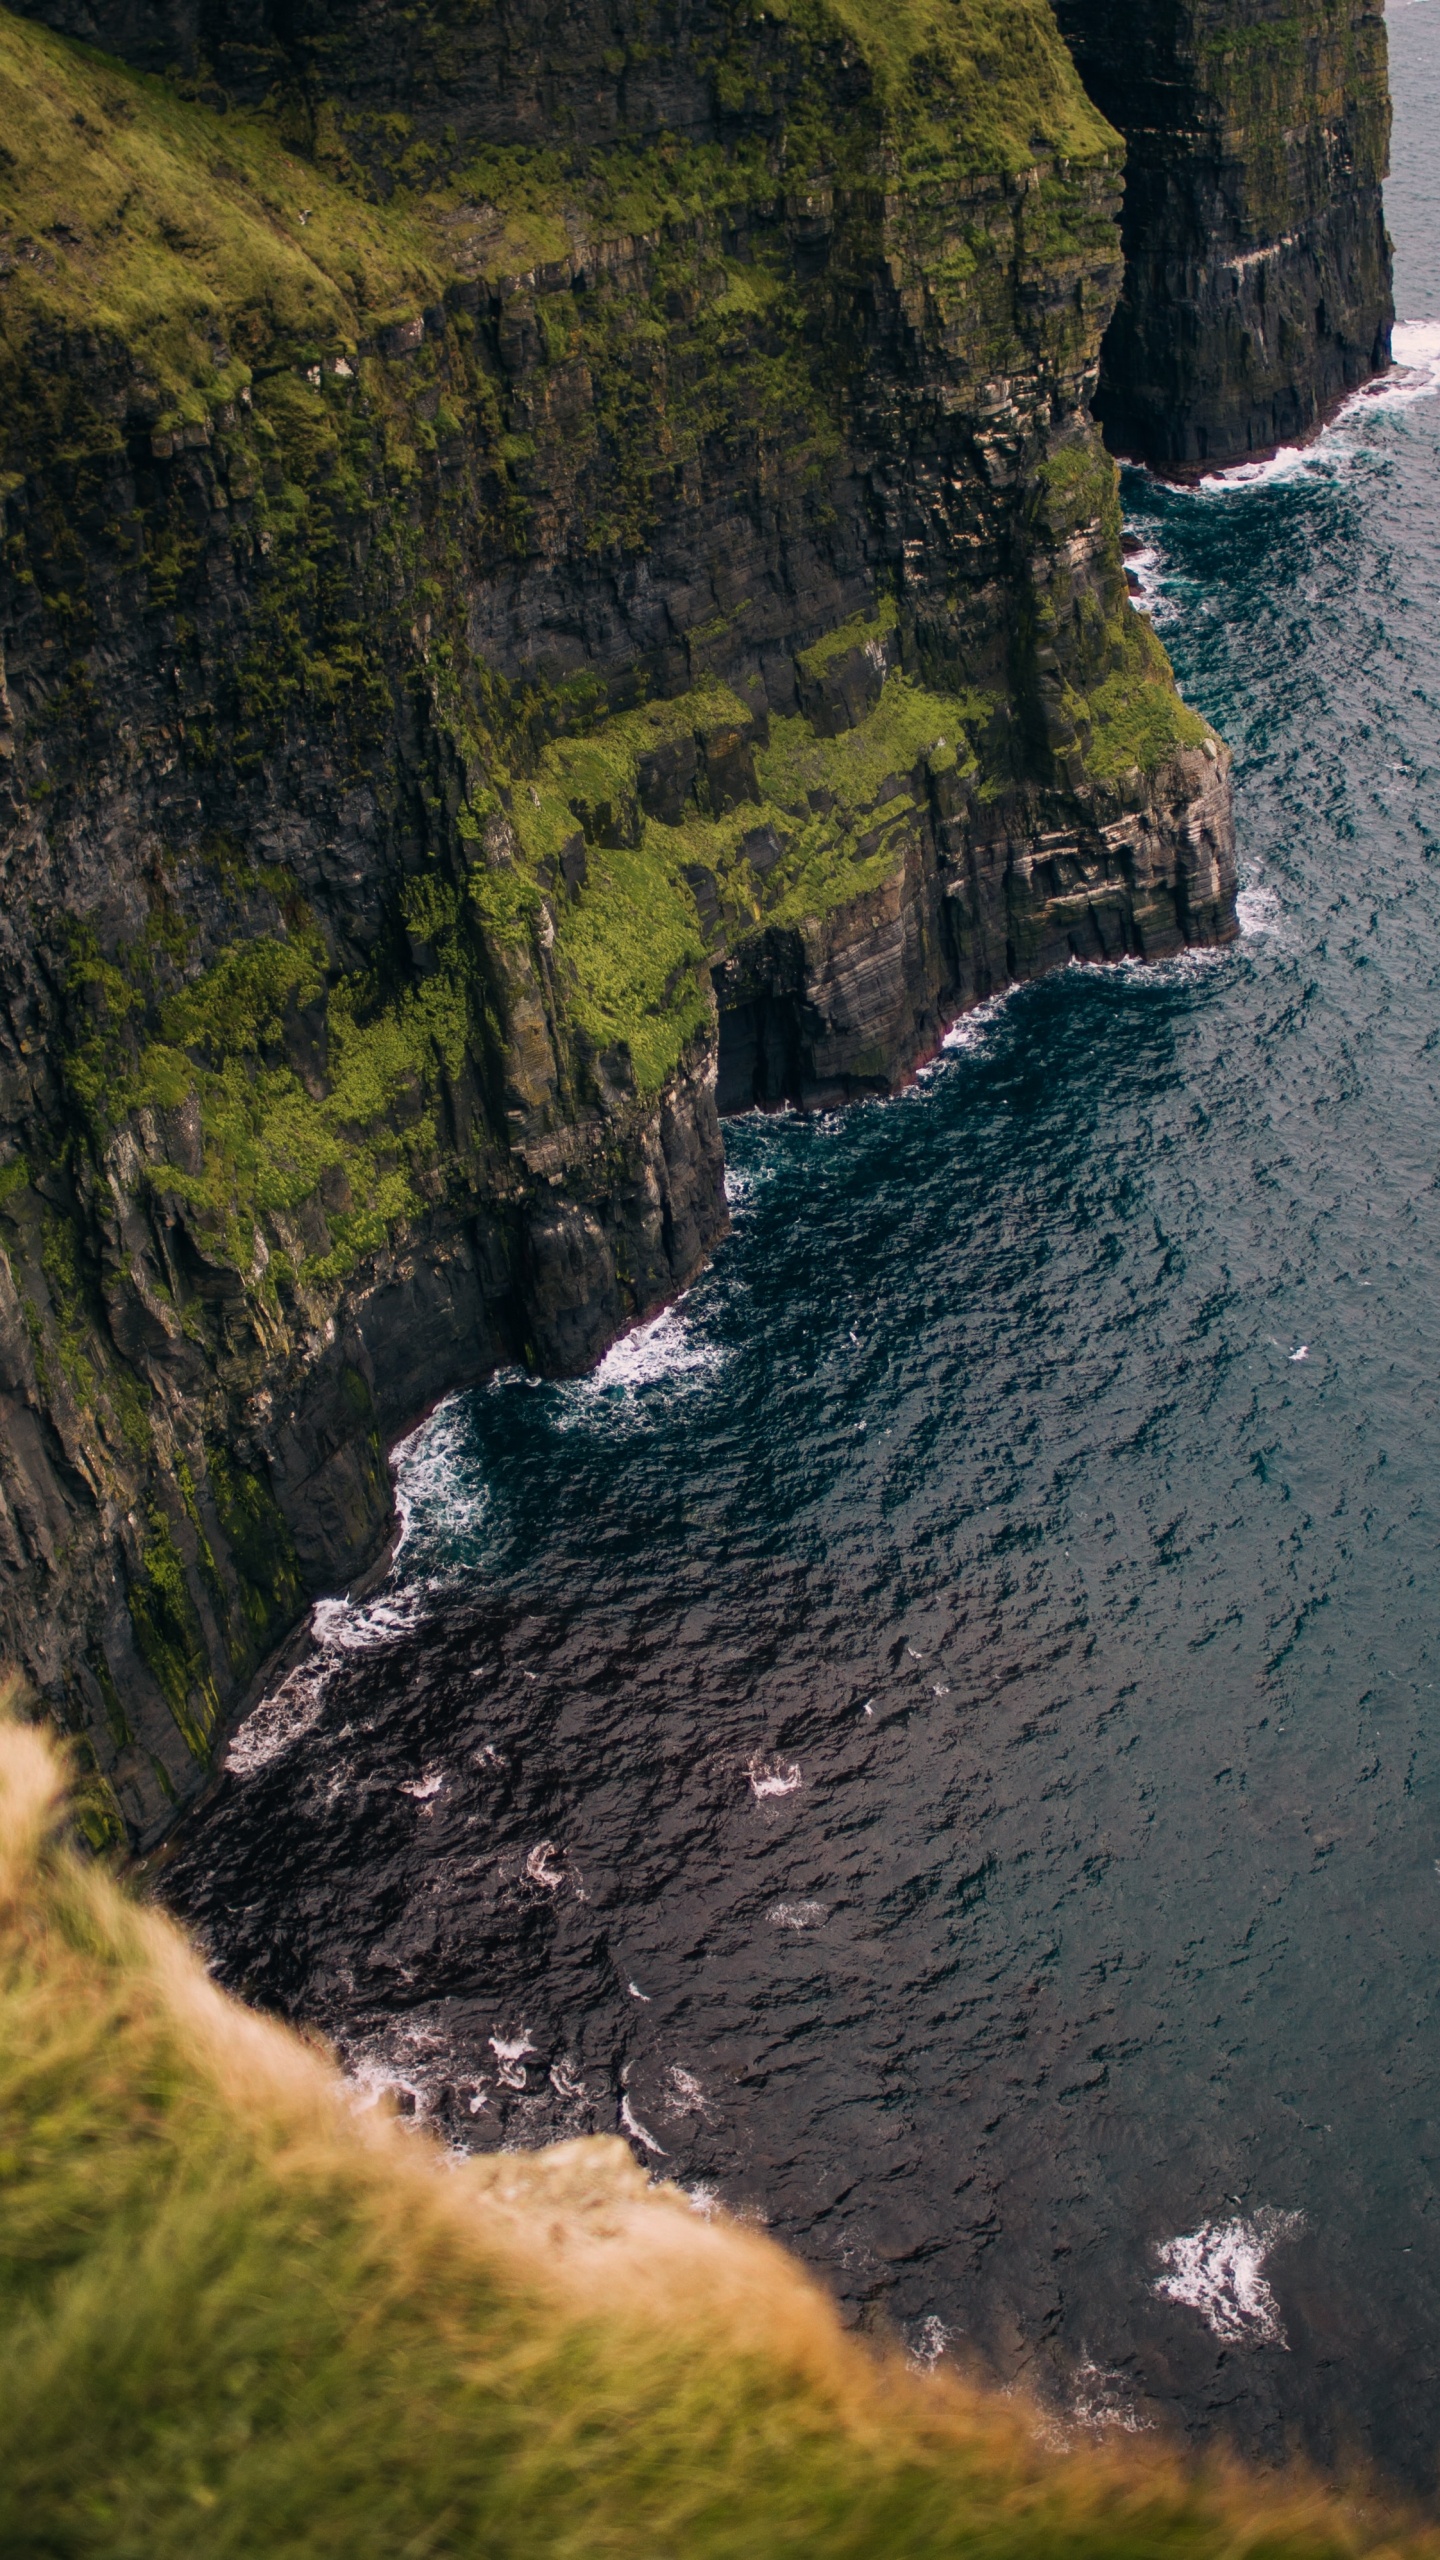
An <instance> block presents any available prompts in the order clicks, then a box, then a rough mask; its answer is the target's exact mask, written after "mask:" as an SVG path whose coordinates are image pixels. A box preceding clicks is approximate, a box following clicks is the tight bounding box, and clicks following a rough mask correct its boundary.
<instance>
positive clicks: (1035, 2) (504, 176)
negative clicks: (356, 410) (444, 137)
mask: <svg viewBox="0 0 1440 2560" xmlns="http://www.w3.org/2000/svg"><path fill="white" fill-rule="evenodd" d="M768 15H769V18H770V19H771V20H772V21H774V20H780V21H782V22H784V23H785V24H786V25H787V27H788V28H789V29H790V30H791V33H792V35H793V38H794V40H795V41H796V42H798V43H799V44H800V45H801V47H802V49H806V48H809V47H811V46H813V45H814V44H815V43H817V42H819V41H820V40H822V39H828V40H829V41H830V42H831V43H832V44H833V41H834V38H835V35H836V31H837V28H839V29H841V30H843V32H844V35H845V36H846V38H848V40H849V41H850V42H851V43H853V45H854V46H855V47H856V48H857V49H858V50H859V51H860V52H861V53H862V54H863V55H864V56H865V58H866V59H867V61H868V62H869V63H870V64H871V66H872V69H873V71H874V74H875V86H876V96H877V102H878V104H879V106H880V108H881V111H882V115H883V118H884V121H885V123H886V125H887V127H888V129H889V131H890V133H891V135H892V137H893V144H892V149H891V166H892V172H893V173H894V174H899V175H919V176H921V177H924V176H926V175H927V174H929V175H935V176H941V177H943V176H952V177H953V176H957V175H958V176H963V175H965V174H966V173H967V172H968V173H973V172H976V171H980V170H985V171H993V172H1000V171H1004V172H1007V173H1013V172H1014V171H1016V170H1018V169H1020V168H1022V167H1023V166H1025V165H1026V164H1027V163H1029V162H1031V161H1033V160H1034V159H1035V158H1036V157H1037V156H1040V157H1060V158H1078V159H1091V158H1094V157H1097V156H1105V155H1106V154H1108V153H1114V152H1117V151H1118V149H1119V144H1118V138H1117V137H1116V136H1115V135H1114V134H1113V132H1112V131H1111V130H1110V128H1109V127H1108V126H1107V125H1106V124H1105V123H1104V121H1103V119H1102V118H1101V117H1100V116H1099V115H1098V114H1097V113H1096V111H1095V109H1094V108H1093V107H1091V105H1090V103H1089V101H1088V100H1087V98H1086V97H1085V95H1084V92H1083V90H1082V89H1081V87H1080V83H1079V80H1078V78H1077V76H1076V73H1075V71H1074V68H1073V66H1072V64H1071V62H1070V58H1069V55H1068V53H1067V52H1066V50H1065V47H1064V45H1063V44H1062V43H1061V41H1060V38H1059V35H1058V33H1057V31H1056V28H1055V23H1054V20H1053V18H1052V16H1051V13H1050V11H1049V9H1048V7H1046V6H1045V5H1044V0H894V5H891V6H889V7H882V6H881V5H879V0H777V5H776V6H774V7H772V8H771V9H770V11H769V13H768ZM762 24H763V19H762V17H760V16H757V17H756V19H754V20H753V21H747V20H746V19H744V18H743V17H742V18H740V19H739V20H738V23H737V29H736V35H735V40H734V47H733V60H731V59H727V61H726V62H725V63H722V64H720V65H718V66H717V70H716V77H717V81H719V82H720V83H721V85H722V86H723V83H724V80H725V79H726V77H727V76H730V75H731V74H733V75H734V77H735V78H736V79H737V80H738V81H739V83H740V87H739V90H738V91H737V95H738V96H741V97H744V96H748V95H749V92H748V90H747V89H746V86H745V83H746V81H747V79H748V78H749V65H750V61H751V55H752V52H753V50H754V48H753V46H752V45H751V44H750V41H749V39H750V35H751V33H752V32H753V33H754V34H755V35H757V36H758V34H759V32H760V30H761V27H762ZM762 91H763V83H762V84H761V86H760V87H758V88H757V90H756V93H755V102H756V104H757V106H758V105H762V104H764V103H766V101H765V99H764V97H763V94H762ZM818 107H819V109H820V110H823V107H824V100H823V98H820V99H819V100H818ZM816 109H817V100H816V99H815V98H812V99H811V100H810V105H809V108H808V109H807V110H806V112H805V113H804V114H803V115H802V116H801V117H800V121H799V124H798V125H797V129H796V131H795V132H794V133H793V134H792V135H791V137H790V147H789V152H788V157H787V162H786V167H785V180H784V182H785V184H786V186H787V187H794V186H795V185H797V184H803V183H804V181H805V180H806V178H807V177H808V176H810V175H812V174H814V175H821V174H823V172H824V168H825V167H826V166H827V165H832V166H833V165H837V164H836V162H835V134H834V131H833V126H832V121H831V120H830V119H829V118H828V117H827V115H826V114H825V113H824V112H823V111H821V112H817V111H816ZM862 122H863V120H862ZM0 136H3V144H0V277H3V281H4V295H3V310H0V384H3V381H4V378H5V375H6V374H7V373H9V374H10V375H11V376H12V378H13V377H14V373H15V369H16V367H17V366H19V365H20V364H22V363H23V359H24V357H25V355H26V354H27V352H30V351H33V352H34V353H35V354H37V355H38V356H39V357H40V360H41V363H42V364H43V363H44V362H45V361H46V356H47V351H48V354H49V360H50V361H51V362H60V361H63V359H62V358H61V357H60V355H59V352H58V349H57V348H56V346H55V339H56V333H57V332H58V331H65V330H69V331H75V330H81V331H85V332H88V333H90V334H91V335H93V336H94V337H96V338H98V339H100V340H101V341H104V342H108V343H109V344H111V345H113V346H115V347H118V348H122V349H124V350H125V351H127V354H128V356H129V357H130V359H131V361H132V364H133V367H134V368H135V370H136V371H137V372H138V375H139V377H140V380H141V382H142V383H144V382H148V383H149V384H150V385H151V386H152V388H153V390H154V393H155V395H156V398H155V413H156V419H157V422H161V423H171V422H173V421H174V420H176V419H183V418H185V417H190V418H195V419H198V418H200V417H201V416H203V415H204V414H205V413H206V411H207V409H209V408H211V407H213V406H214V405H215V404H216V403H217V402H218V401H220V400H223V399H225V398H227V397H233V395H234V393H235V392H236V390H237V389H238V388H240V387H242V386H243V385H244V384H245V383H247V382H248V381H249V380H250V378H251V375H252V372H253V371H254V370H255V369H256V368H258V367H263V366H265V365H267V364H283V363H294V362H297V361H303V360H309V359H311V358H313V357H314V356H316V355H318V354H320V353H322V352H326V351H329V352H343V351H346V350H353V348H354V346H355V344H356V341H357V339H358V338H359V337H361V336H364V335H367V334H370V333H372V332H373V331H374V329H376V328H377V327H379V326H382V325H383V324H384V323H385V322H386V321H387V320H389V319H392V318H396V317H399V316H402V315H406V314H409V313H411V312H413V311H415V310H416V309H418V308H419V307H420V306H421V305H422V304H424V303H425V302H427V301H431V300H434V299H436V298H438V296H439V294H440V292H441V290H442V289H443V284H444V281H445V279H446V277H447V276H448V275H450V274H453V273H455V272H456V271H457V268H459V267H461V266H468V267H469V268H471V269H472V270H473V269H474V268H475V267H476V266H477V265H478V266H480V267H481V268H483V270H484V271H486V272H492V273H493V272H497V271H502V270H509V271H511V272H514V271H517V270H522V269H523V268H524V267H525V266H527V265H528V264H530V263H533V262H534V261H535V260H536V259H537V258H543V257H551V256H557V255H563V254H564V251H565V248H566V245H567V234H566V231H565V225H564V216H565V214H566V211H567V208H569V209H576V210H578V211H579V213H580V214H581V216H582V218H583V220H584V222H585V224H586V227H587V228H591V229H594V230H597V231H599V232H601V233H614V232H619V231H627V230H628V231H633V230H637V229H642V228H646V227H655V226H659V225H662V224H663V223H664V222H665V221H666V220H667V219H672V218H677V217H681V216H684V215H685V214H687V213H693V212H694V211H696V210H697V209H701V208H702V207H703V206H704V205H705V204H706V203H713V202H715V201H717V200H718V199H720V198H722V197H725V196H729V195H733V194H734V193H735V192H736V191H737V189H738V190H739V192H741V193H746V192H752V191H756V190H758V191H760V192H762V193H765V194H768V195H773V192H774V185H775V171H774V169H773V168H772V167H771V166H770V161H769V157H768V154H767V150H766V148H765V147H764V146H762V144H761V142H760V141H759V139H758V137H757V136H755V135H752V136H751V137H750V139H749V141H748V142H747V141H745V140H744V139H743V138H742V140H741V142H740V144H739V146H738V147H737V149H736V151H735V152H733V153H732V154H731V155H730V157H729V158H728V159H727V158H726V156H725V155H724V154H723V153H721V152H720V151H719V150H718V149H717V148H716V147H715V146H702V147H700V148H698V149H691V148H689V147H685V148H681V147H680V146H677V145H674V144H667V145H665V146H664V147H663V148H657V149H652V150H642V149H639V148H637V147H636V146H634V145H631V144H624V145H621V146H619V147H618V148H616V149H615V150H614V151H611V152H608V153H605V154H595V155H593V156H591V157H590V158H589V160H588V161H587V160H586V158H585V156H584V155H583V154H582V155H581V157H580V159H579V160H575V159H573V157H572V159H571V160H570V161H569V162H561V161H560V160H559V159H557V158H556V157H555V156H554V155H553V154H551V153H543V152H535V151H511V152H506V151H490V152H487V153H485V154H483V155H482V156H481V159H480V160H479V161H477V162H476V164H475V166H474V168H473V169H472V170H470V171H468V172H467V173H466V178H465V183H464V184H463V185H460V184H457V183H454V182H451V181H448V180H446V181H444V182H442V183H438V184H436V185H435V186H434V188H433V190H432V192H431V193H430V194H428V195H426V194H422V193H421V192H419V191H418V190H417V189H415V188H413V187H410V186H407V185H404V184H402V185H401V186H400V187H399V188H398V190H397V191H396V193H395V194H394V195H393V196H392V197H391V199H390V201H389V202H388V203H385V204H380V203H377V202H375V201H372V200H371V199H370V196H369V195H368V194H367V192H366V190H365V187H364V186H363V184H362V183H361V182H360V173H359V172H358V171H357V170H356V169H355V167H354V165H353V163H352V162H351V161H350V159H349V157H348V153H347V148H346V145H345V141H344V120H343V115H342V116H337V115H336V114H335V113H334V112H333V111H332V110H330V109H328V108H327V109H324V110H322V111H321V114H320V116H319V118H318V120H317V141H316V148H315V151H314V152H313V153H310V154H304V153H302V152H301V151H300V150H298V149H295V148H291V147H289V145H288V144H287V142H286V140H285V138H284V136H283V135H282V131H281V127H280V124H279V123H278V122H277V121H276V119H275V118H273V117H271V116H269V115H267V114H264V113H250V112H241V111H232V112H230V113H229V114H225V115H221V114H218V113H215V112H212V111H211V109H209V108H208V107H205V106H202V105H200V104H197V103H194V102H191V101H187V100H186V99H185V98H183V97H181V96H180V95H179V94H178V92H177V91H176V90H175V89H174V88H173V86H171V85H170V84H169V83H167V82H165V81H164V80H160V79H153V78H148V77H145V76H143V75H140V74H138V73H135V72H133V71H130V70H128V69H126V68H125V67H124V66H123V65H121V64H119V63H117V62H112V61H110V60H108V59H107V58H106V57H105V56H103V55H100V54H97V53H94V52H92V51H91V50H90V49H89V48H86V47H83V46H77V45H74V44H71V43H69V42H67V41H66V40H65V39H64V38H62V37H59V36H56V35H54V34H52V33H51V32H50V31H49V30H48V29H46V28H44V27H40V26H37V25H35V24H34V23H33V22H31V21H30V20H27V19H22V18H17V17H15V16H14V15H13V14H12V13H11V12H9V11H8V10H3V9H0ZM867 147H868V146H867ZM842 157H843V155H842ZM810 159H813V160H814V161H815V162H816V164H817V165H816V167H815V169H814V170H813V171H811V169H810V168H809V166H808V162H809V160H810ZM400 168H401V171H402V173H403V169H404V163H403V159H402V161H401V163H400ZM892 182H893V177H892ZM477 186H479V187H481V188H482V189H483V191H484V193H485V195H486V197H487V200H488V201H489V203H490V204H491V206H492V208H493V212H494V215H495V217H496V218H495V219H494V220H493V221H490V220H489V217H487V221H489V229H488V230H487V231H485V232H484V234H483V237H480V238H479V240H478V245H477V233H476V226H475V224H474V223H473V221H471V220H469V219H467V212H466V201H467V198H470V197H473V193H474V190H475V188H476V187H477ZM471 209H472V210H473V206H472V208H471ZM117 425H118V422H117Z"/></svg>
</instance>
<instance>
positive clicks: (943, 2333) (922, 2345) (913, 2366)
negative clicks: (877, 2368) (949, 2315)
mask: <svg viewBox="0 0 1440 2560" xmlns="http://www.w3.org/2000/svg"><path fill="white" fill-rule="evenodd" d="M954 2335H955V2332H954V2330H953V2329H947V2328H946V2326H945V2323H944V2321H943V2320H942V2319H941V2317H940V2315H939V2313H938V2311H931V2312H929V2313H927V2315H926V2317H925V2318H924V2319H923V2320H922V2321H921V2323H920V2326H919V2328H918V2329H917V2330H916V2332H915V2336H914V2338H913V2340H912V2341H911V2344H910V2346H909V2348H908V2349H907V2351H906V2356H905V2361H906V2363H907V2364H908V2365H909V2367H910V2370H911V2372H912V2373H933V2372H934V2370H935V2367H936V2366H937V2364H938V2363H939V2361H940V2359H941V2357H942V2356H943V2354H944V2353H945V2350H946V2348H947V2347H948V2346H949V2344H950V2341H951V2339H952V2338H953V2336H954Z"/></svg>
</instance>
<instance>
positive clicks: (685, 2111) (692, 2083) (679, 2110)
mask: <svg viewBox="0 0 1440 2560" xmlns="http://www.w3.org/2000/svg"><path fill="white" fill-rule="evenodd" d="M665 2078H666V2080H667V2082H668V2084H669V2085H668V2087H667V2089H666V2092H665V2113H666V2114H667V2116H700V2117H702V2118H703V2119H704V2121H705V2122H706V2123H707V2124H708V2122H709V2120H710V2116H711V2113H712V2109H711V2105H710V2101H709V2099H708V2097H707V2096H706V2094H705V2091H704V2089H703V2088H702V2087H701V2085H700V2082H699V2081H698V2080H697V2079H696V2077H695V2074H694V2072H693V2071H685V2070H683V2069H682V2068H681V2065H680V2064H679V2063H678V2062H672V2063H671V2065H670V2068H669V2070H668V2071H667V2072H666V2074H665Z"/></svg>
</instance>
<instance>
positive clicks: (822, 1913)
mask: <svg viewBox="0 0 1440 2560" xmlns="http://www.w3.org/2000/svg"><path fill="white" fill-rule="evenodd" d="M765 1917H766V1919H767V1920H768V1921H770V1922H771V1924H772V1925H773V1926H774V1927H775V1928H777V1929H814V1928H817V1927H818V1926H819V1923H820V1922H821V1921H822V1920H828V1919H829V1917H830V1905H829V1903H828V1902H776V1903H773V1904H772V1905H771V1908H770V1909H769V1910H768V1911H767V1912H766V1914H765Z"/></svg>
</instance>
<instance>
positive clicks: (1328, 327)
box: [1056, 0, 1395, 474]
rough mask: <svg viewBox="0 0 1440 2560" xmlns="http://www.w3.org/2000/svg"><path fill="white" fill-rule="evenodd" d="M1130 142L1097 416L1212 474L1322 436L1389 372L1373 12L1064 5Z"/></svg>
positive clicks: (1109, 434) (1159, 463) (1083, 61)
mask: <svg viewBox="0 0 1440 2560" xmlns="http://www.w3.org/2000/svg"><path fill="white" fill-rule="evenodd" d="M1056 14H1057V16H1058V18H1059V20H1060V24H1061V27H1062V29H1063V30H1064V33H1065V35H1066V37H1067V39H1068V41H1069V43H1070V45H1071V48H1072V51H1073V52H1074V55H1075V59H1076V62H1077V64H1078V66H1079V69H1080V72H1081V76H1082V78H1083V79H1084V82H1085V85H1086V88H1087V89H1088V91H1089V93H1090V95H1091V97H1092V98H1093V99H1094V100H1095V102H1096V104H1097V105H1098V106H1100V107H1101V108H1102V109H1103V110H1104V112H1105V114H1106V115H1107V116H1109V117H1111V118H1112V119H1113V121H1114V122H1115V123H1116V124H1117V125H1118V126H1119V127H1120V129H1121V131H1122V132H1123V133H1124V135H1125V139H1126V146H1127V148H1126V177H1125V211H1124V221H1123V233H1124V243H1125V282H1124V289H1123V291H1122V293H1121V296H1120V301H1119V305H1118V308H1117V310H1116V313H1115V317H1114V319H1113V321H1112V322H1111V324H1110V328H1109V331H1108V333H1107V336H1106V340H1105V347H1104V353H1103V358H1102V364H1101V375H1100V389H1099V393H1098V395H1097V398H1096V404H1095V405H1096V414H1097V416H1098V417H1099V418H1100V420H1101V422H1102V424H1103V426H1104V429H1105V434H1106V439H1107V441H1108V442H1109V444H1110V445H1111V447H1112V449H1113V450H1114V451H1115V452H1116V453H1121V454H1128V455H1129V456H1131V457H1132V458H1133V459H1134V460H1136V461H1139V462H1148V463H1153V464H1154V465H1155V466H1156V467H1157V468H1158V469H1160V470H1162V471H1170V472H1179V473H1182V474H1184V473H1193V472H1195V471H1197V470H1199V469H1202V468H1206V469H1211V470H1214V469H1217V468H1223V467H1224V466H1225V465H1226V464H1229V463H1235V462H1244V461H1248V460H1249V459H1251V457H1252V456H1254V455H1257V454H1262V453H1265V452H1268V451H1270V450H1271V449H1273V447H1275V446H1276V445H1280V444H1284V443H1287V442H1290V441H1292V440H1293V439H1295V438H1297V437H1303V436H1305V435H1308V434H1311V433H1313V431H1314V429H1315V428H1316V427H1317V426H1319V425H1320V424H1321V423H1322V421H1323V419H1324V417H1325V415H1326V413H1327V411H1328V410H1330V409H1333V408H1334V407H1335V405H1336V403H1337V402H1338V401H1339V400H1341V399H1343V397H1344V396H1345V394H1346V393H1347V392H1349V391H1353V390H1355V389H1356V388H1357V386H1358V385H1359V384H1361V383H1362V382H1364V381H1366V380H1367V379H1368V378H1369V377H1370V376H1371V375H1372V374H1374V373H1378V372H1381V371H1383V369H1384V367H1385V366H1386V365H1387V364H1388V363H1389V361H1390V330H1391V324H1392V322H1393V320H1394V317H1395V307H1394V299H1393V294H1392V289H1391V271H1390V244H1389V241H1388V239H1387V236H1386V231H1385V209H1384V204H1383V202H1382V193H1381V181H1382V180H1383V178H1384V176H1385V172H1386V167H1387V165H1388V157H1389V148H1390V90H1389V79H1388V70H1387V56H1386V42H1385V20H1384V15H1383V12H1382V10H1381V8H1380V7H1379V5H1378V0H1174V5H1171V6H1167V7H1165V8H1161V9H1135V10H1131V9H1124V8H1118V7H1116V6H1115V0H1056Z"/></svg>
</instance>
